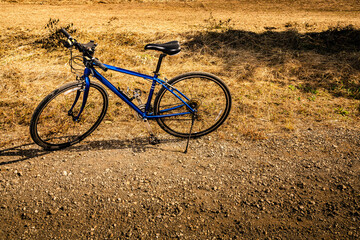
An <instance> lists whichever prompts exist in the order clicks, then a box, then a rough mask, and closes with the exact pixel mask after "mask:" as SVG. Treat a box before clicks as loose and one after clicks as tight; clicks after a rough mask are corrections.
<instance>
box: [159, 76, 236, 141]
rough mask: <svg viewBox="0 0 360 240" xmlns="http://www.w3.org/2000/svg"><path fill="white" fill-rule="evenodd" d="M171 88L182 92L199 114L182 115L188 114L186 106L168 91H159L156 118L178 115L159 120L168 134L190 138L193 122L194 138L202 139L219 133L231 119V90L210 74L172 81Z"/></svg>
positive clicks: (192, 134) (179, 77)
mask: <svg viewBox="0 0 360 240" xmlns="http://www.w3.org/2000/svg"><path fill="white" fill-rule="evenodd" d="M168 85H169V86H170V89H173V88H174V89H177V90H178V91H180V92H181V93H182V94H183V96H185V97H183V99H184V100H185V102H187V103H188V105H189V106H191V107H192V108H194V109H195V110H196V113H195V114H194V115H192V114H184V115H181V113H185V112H189V110H188V109H187V107H186V105H184V104H183V103H182V102H181V101H180V100H179V99H178V98H177V97H176V96H175V95H174V94H172V93H171V92H170V91H168V90H167V89H166V88H162V89H160V91H159V93H158V95H157V97H156V99H155V102H154V114H155V115H172V114H179V115H176V116H170V117H163V118H157V119H156V121H157V123H158V124H159V126H160V127H161V128H162V129H163V130H165V131H166V132H167V133H169V134H171V135H174V136H177V137H184V138H186V137H189V132H190V127H191V123H192V120H193V118H194V125H193V130H192V133H191V137H193V138H196V137H200V136H203V135H206V134H208V133H211V132H212V131H214V130H215V129H217V128H218V127H219V126H220V125H221V124H222V123H223V122H224V121H225V120H226V118H227V117H228V115H229V112H230V108H231V95H230V91H229V89H228V87H227V86H226V85H225V83H224V82H223V81H221V80H220V79H219V78H218V77H216V76H214V75H212V74H208V73H202V72H191V73H186V74H182V75H179V76H177V77H175V78H173V79H171V80H170V81H169V82H168ZM175 93H176V90H175ZM178 95H181V94H178Z"/></svg>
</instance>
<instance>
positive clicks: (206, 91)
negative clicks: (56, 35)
mask: <svg viewBox="0 0 360 240" xmlns="http://www.w3.org/2000/svg"><path fill="white" fill-rule="evenodd" d="M61 32H62V33H63V34H64V35H65V36H66V37H67V41H65V42H64V43H65V44H64V45H65V46H66V47H67V48H69V49H70V50H72V49H73V48H75V49H77V50H78V51H80V52H81V53H82V63H83V64H84V66H85V70H84V72H83V75H82V76H81V77H80V78H78V81H77V82H72V83H69V84H66V85H64V86H62V87H60V88H58V89H56V90H54V91H53V92H51V93H50V94H49V95H48V96H46V97H45V98H44V100H42V102H41V103H40V104H39V105H38V106H37V108H36V109H35V111H34V114H33V116H32V119H31V122H30V134H31V137H32V139H33V140H34V142H35V143H36V144H38V145H39V146H41V147H43V148H45V149H47V150H57V149H62V148H65V147H68V146H71V145H73V144H76V143H79V142H80V141H81V140H83V139H84V138H86V137H87V136H89V135H90V134H91V133H92V132H93V131H94V130H95V129H96V128H97V127H98V126H99V124H100V122H101V121H102V120H103V118H104V116H105V114H106V111H107V109H108V94H107V92H106V90H105V89H104V87H103V86H102V85H100V84H99V83H97V82H93V81H90V76H93V77H95V78H96V79H98V80H99V81H100V82H101V83H102V84H103V85H105V86H106V87H107V88H108V89H110V90H111V91H112V92H114V93H115V94H116V95H117V96H118V97H119V98H120V99H122V100H123V101H124V102H126V103H127V104H128V105H129V106H130V107H131V108H132V109H134V110H135V111H136V112H137V113H138V115H139V116H140V117H141V118H142V119H143V120H144V122H145V123H146V126H147V128H148V130H149V134H150V143H152V144H156V143H157V142H158V140H157V138H156V137H155V135H154V134H153V132H152V130H151V127H150V125H149V123H148V120H152V119H155V120H156V121H157V123H158V124H159V126H160V127H161V128H162V129H163V130H165V131H166V132H167V133H169V134H171V135H174V136H177V137H182V138H188V142H187V146H186V150H185V152H186V151H187V148H188V144H189V140H190V138H196V137H200V136H203V135H206V134H208V133H210V132H212V131H214V130H215V129H217V128H218V127H219V126H220V125H221V124H222V123H223V122H224V121H225V120H226V118H227V117H228V115H229V112H230V107H231V95H230V91H229V89H228V87H227V86H226V85H225V83H224V82H223V81H221V80H220V79H219V78H218V77H216V76H214V75H212V74H208V73H202V72H190V73H185V74H182V75H179V76H177V77H175V78H173V79H171V80H169V81H167V80H166V79H165V80H162V79H160V78H159V75H160V74H159V71H160V67H161V63H162V60H163V59H164V57H166V56H167V55H175V54H177V53H179V52H180V51H181V48H180V45H179V43H178V42H177V41H172V42H168V43H164V44H148V45H146V46H145V49H149V50H156V51H160V52H161V54H160V57H159V60H158V63H157V67H156V70H155V72H154V75H153V76H149V75H145V74H141V73H138V72H133V71H130V70H126V69H122V68H118V67H115V66H111V65H107V64H103V63H101V62H100V61H99V60H98V59H97V58H94V57H93V56H94V52H95V48H96V46H97V44H95V43H94V41H90V42H89V43H86V44H81V43H79V42H77V41H76V39H74V38H73V37H72V36H70V34H69V33H68V32H67V31H66V30H65V29H61ZM70 52H72V51H70ZM71 56H72V55H71ZM71 60H73V57H71ZM70 65H71V64H70ZM71 66H72V65H71ZM99 68H100V69H102V70H103V71H107V70H112V71H116V72H120V73H124V74H129V75H132V76H135V77H139V78H143V79H145V80H150V82H151V87H150V90H149V93H148V96H147V101H146V102H145V103H143V102H142V101H141V99H140V97H139V96H140V95H141V91H136V90H134V92H133V95H132V96H131V95H130V94H129V93H126V92H124V91H122V90H121V89H119V88H116V87H115V86H114V85H113V84H111V83H110V82H109V81H108V80H107V79H106V78H105V77H104V76H102V75H101V74H100V73H99V72H98V69H99ZM156 86H160V87H161V88H160V90H158V91H157V92H156V93H155V89H156ZM154 95H156V96H155V99H154V101H153V97H154ZM134 100H135V101H134Z"/></svg>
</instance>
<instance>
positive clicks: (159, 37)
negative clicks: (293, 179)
mask: <svg viewBox="0 0 360 240" xmlns="http://www.w3.org/2000/svg"><path fill="white" fill-rule="evenodd" d="M3 2H8V1H3ZM18 2H21V1H18ZM28 2H35V1H28ZM42 2H44V1H42ZM77 2H78V1H77ZM103 2H121V1H103ZM142 2H148V1H142ZM157 2H161V1H157ZM168 2H170V1H168ZM289 2H291V4H289ZM21 3H22V2H21ZM60 3H61V4H69V3H73V2H70V1H62V2H60ZM345 3H346V4H345ZM0 6H1V9H2V10H1V11H0V30H1V31H0V39H1V43H2V44H1V45H0V57H1V60H0V67H1V69H2V71H1V73H0V75H1V80H2V81H1V83H0V97H1V100H0V118H1V119H2V121H1V122H0V132H1V134H0V137H1V138H2V140H1V143H0V146H1V145H5V144H8V143H9V142H12V141H15V140H16V139H24V138H28V133H27V131H28V130H27V126H28V124H29V121H30V118H31V114H32V111H33V110H34V108H35V107H36V105H37V104H38V103H39V102H40V101H41V99H42V98H43V97H44V96H45V95H47V94H48V93H49V92H50V91H51V90H53V89H55V88H57V87H58V86H60V85H62V84H64V83H66V82H69V81H72V80H73V79H74V77H73V75H72V74H71V73H70V71H69V67H68V65H67V60H68V55H67V52H66V51H65V50H64V49H56V50H54V51H47V50H46V49H43V48H41V45H40V44H37V43H36V42H38V41H39V40H41V39H43V38H44V37H46V34H47V31H46V30H45V29H44V26H45V24H46V23H47V22H48V20H49V19H50V18H59V19H60V20H61V21H60V24H63V25H67V24H69V23H73V24H74V27H75V28H76V29H77V30H78V31H77V32H76V36H75V37H76V38H77V39H78V40H80V41H82V42H85V41H87V40H90V39H94V40H95V41H96V42H98V43H99V47H98V50H97V53H96V56H97V57H98V58H99V59H101V60H102V61H103V62H106V63H109V64H113V65H118V66H122V67H124V68H129V69H132V70H135V71H140V72H143V73H147V74H150V73H151V72H152V71H153V68H155V65H156V61H157V53H155V52H151V51H144V50H143V46H144V45H145V44H146V43H149V42H165V41H170V40H173V39H178V40H180V41H181V42H182V44H183V53H182V54H181V55H178V56H175V57H169V58H167V59H166V60H165V62H164V65H163V68H162V69H163V70H162V76H164V77H165V76H166V77H167V78H171V77H174V76H176V75H178V74H180V73H184V72H187V71H194V70H201V71H206V72H211V73H214V74H216V75H219V76H220V77H221V78H223V79H224V80H225V82H227V84H228V85H229V87H230V89H231V92H232V95H233V109H232V112H231V116H230V119H229V120H228V121H227V122H226V125H225V126H224V127H222V128H221V129H220V131H219V132H218V135H219V136H220V137H221V136H223V137H225V136H226V137H228V136H231V138H233V139H237V138H239V137H243V136H246V137H248V138H250V139H261V138H265V137H266V136H267V134H270V133H281V134H283V133H286V132H288V131H296V130H297V129H301V128H304V127H309V126H312V125H326V126H346V127H354V128H358V127H359V118H360V104H359V99H360V80H359V79H360V59H359V58H360V37H359V36H360V34H359V33H360V31H359V28H360V20H359V19H360V18H359V10H360V6H359V4H358V3H357V1H333V2H330V3H329V2H328V1H320V0H319V1H310V0H309V1H305V0H303V1H295V2H293V1H276V2H274V1H265V0H263V1H258V2H257V3H256V4H255V3H246V2H245V1H223V4H221V6H220V5H219V4H217V3H215V2H211V1H186V2H183V1H181V2H180V3H177V4H176V5H175V4H172V3H139V2H136V3H123V4H121V5H116V4H88V5H80V4H79V5H63V6H61V7H59V6H57V5H29V4H26V5H23V4H1V5H0ZM84 11H86V12H87V13H88V14H86V15H84V14H83V12H84ZM344 11H346V13H347V14H346V15H344V14H343V12H344ZM107 76H109V77H112V78H111V79H114V81H115V84H118V85H119V86H120V87H123V88H126V84H124V80H126V81H129V85H130V87H131V88H135V87H140V88H145V86H144V84H143V83H142V82H139V81H138V80H136V79H131V78H128V77H126V78H123V77H122V76H121V75H117V74H113V75H111V73H107ZM112 99H113V100H112V105H111V107H110V112H109V113H110V114H108V115H107V119H106V121H108V123H111V122H114V123H119V122H120V123H123V122H125V121H126V119H127V118H128V117H129V115H131V114H130V110H129V109H128V108H127V107H126V106H124V104H122V105H121V104H119V103H118V101H117V100H116V99H114V98H112ZM131 126H134V125H131ZM130 128H131V127H130Z"/></svg>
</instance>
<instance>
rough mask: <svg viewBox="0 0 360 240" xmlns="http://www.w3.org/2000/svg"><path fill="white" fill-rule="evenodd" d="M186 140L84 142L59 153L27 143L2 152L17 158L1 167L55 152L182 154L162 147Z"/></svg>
mask: <svg viewBox="0 0 360 240" xmlns="http://www.w3.org/2000/svg"><path fill="white" fill-rule="evenodd" d="M184 141H185V140H184V139H161V140H160V143H159V144H157V145H151V144H150V143H149V141H148V138H140V137H139V138H134V139H130V140H117V139H111V140H96V141H83V142H82V143H80V144H79V145H74V146H71V147H69V148H65V149H62V150H57V151H49V150H44V149H41V148H40V147H38V146H37V145H35V144H34V143H26V144H22V145H18V146H15V147H11V148H7V149H3V150H0V157H15V158H16V159H14V160H7V161H6V160H5V161H1V160H0V166H2V165H9V164H14V163H18V162H23V161H26V160H30V159H33V158H37V157H43V156H46V155H48V154H50V153H53V152H60V151H69V152H85V151H99V150H114V149H117V150H121V149H130V150H131V151H133V152H136V153H141V152H146V151H148V150H149V149H158V150H161V151H172V152H180V151H179V150H176V149H167V148H164V147H162V146H161V145H162V144H168V143H179V142H184Z"/></svg>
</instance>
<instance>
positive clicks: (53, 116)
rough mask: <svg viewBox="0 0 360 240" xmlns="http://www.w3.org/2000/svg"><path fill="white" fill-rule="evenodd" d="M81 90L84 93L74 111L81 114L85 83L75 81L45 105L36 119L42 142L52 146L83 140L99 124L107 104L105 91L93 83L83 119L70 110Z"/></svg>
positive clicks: (81, 93) (37, 130) (37, 131)
mask: <svg viewBox="0 0 360 240" xmlns="http://www.w3.org/2000/svg"><path fill="white" fill-rule="evenodd" d="M78 91H80V97H79V99H78V101H77V102H76V105H75V106H74V107H73V114H72V115H73V116H77V114H78V113H79V110H80V108H81V105H82V101H83V92H82V89H81V85H72V86H69V87H68V88H65V89H63V90H61V91H60V92H59V93H57V94H56V95H55V96H54V97H52V98H51V100H50V101H48V103H47V104H46V106H44V107H43V109H42V111H41V113H40V114H39V117H38V119H37V121H36V122H37V124H36V134H37V136H38V138H39V139H40V141H41V142H43V143H45V144H46V145H49V146H67V145H71V144H74V143H77V142H79V141H81V140H82V139H83V138H85V137H86V136H87V135H89V134H90V133H91V132H92V131H93V130H94V129H95V128H96V127H97V125H98V124H99V120H101V119H102V117H103V116H102V115H104V114H105V113H104V110H105V111H106V107H107V99H106V96H105V94H104V93H103V92H102V91H100V90H99V89H98V87H96V86H95V85H93V84H91V85H90V89H89V96H88V99H87V103H86V106H85V108H84V110H83V112H82V114H81V116H80V119H79V120H78V121H74V118H73V116H72V115H69V114H68V112H69V110H70V109H71V106H72V105H73V103H74V99H75V96H76V94H77V92H78ZM100 118H101V119H100Z"/></svg>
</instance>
